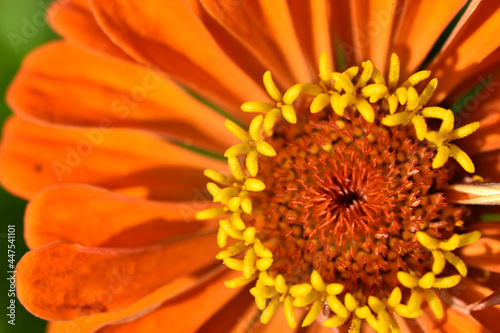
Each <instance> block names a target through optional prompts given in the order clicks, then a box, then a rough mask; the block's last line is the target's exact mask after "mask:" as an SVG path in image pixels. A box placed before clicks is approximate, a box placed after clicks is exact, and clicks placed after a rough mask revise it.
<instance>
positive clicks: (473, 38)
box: [429, 1, 500, 102]
mask: <svg viewBox="0 0 500 333" xmlns="http://www.w3.org/2000/svg"><path fill="white" fill-rule="evenodd" d="M474 9H475V10H474V11H473V12H472V13H470V16H466V17H465V18H464V20H465V21H464V22H463V23H462V24H459V26H458V27H457V28H456V31H455V33H452V35H451V37H450V39H449V40H448V41H447V43H446V44H445V46H444V47H443V49H442V51H441V52H440V53H439V54H438V55H437V57H436V59H435V60H434V62H433V63H432V64H431V66H430V68H429V69H430V70H432V73H433V75H434V76H435V77H437V78H438V80H439V89H438V90H437V91H436V93H435V94H434V96H433V100H435V101H436V102H439V101H441V100H443V99H444V98H445V97H446V96H447V94H448V93H449V92H450V91H451V90H452V89H453V88H455V87H456V86H457V84H459V83H460V82H461V81H462V80H463V79H465V78H467V77H469V76H471V75H474V73H476V70H477V67H476V66H475V65H476V64H478V63H481V62H482V61H483V60H484V59H486V58H487V57H488V56H489V55H490V54H491V53H493V52H494V51H495V50H496V49H497V48H498V47H499V46H500V42H499V41H498V38H497V33H498V31H499V30H500V7H499V6H498V3H497V2H496V1H480V2H478V4H477V6H476V7H474ZM450 73H453V75H450Z"/></svg>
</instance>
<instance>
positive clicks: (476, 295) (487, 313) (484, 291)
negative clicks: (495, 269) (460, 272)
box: [457, 278, 500, 332]
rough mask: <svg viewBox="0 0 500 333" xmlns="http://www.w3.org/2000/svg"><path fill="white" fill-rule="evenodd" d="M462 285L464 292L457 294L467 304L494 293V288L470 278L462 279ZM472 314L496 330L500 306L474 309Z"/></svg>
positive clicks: (499, 316)
mask: <svg viewBox="0 0 500 333" xmlns="http://www.w3.org/2000/svg"><path fill="white" fill-rule="evenodd" d="M460 285H461V286H463V288H461V289H460V290H462V292H461V293H460V295H457V296H458V297H459V298H460V299H461V300H463V301H464V302H466V303H467V304H472V303H474V302H478V301H480V300H482V299H484V298H486V297H488V296H490V295H491V294H492V293H493V290H491V289H490V288H487V287H484V286H482V285H481V284H479V283H477V282H474V281H473V280H472V279H469V278H465V279H463V280H462V281H460ZM471 315H472V316H474V318H476V319H477V320H479V322H481V323H482V324H483V325H484V326H486V327H488V328H489V329H491V330H492V331H493V332H494V331H495V329H496V328H497V327H498V318H500V306H491V307H487V308H485V309H483V310H480V311H472V312H471Z"/></svg>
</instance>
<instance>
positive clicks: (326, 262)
mask: <svg viewBox="0 0 500 333" xmlns="http://www.w3.org/2000/svg"><path fill="white" fill-rule="evenodd" d="M330 68H331V67H330V64H329V62H328V56H327V55H326V53H323V54H321V56H320V60H319V78H318V82H317V83H298V84H295V85H293V86H292V87H290V88H289V89H288V90H287V91H286V92H285V93H284V94H282V93H281V91H280V90H279V89H278V87H277V86H276V84H275V83H274V80H273V78H272V75H271V73H270V72H266V73H265V74H264V78H263V82H264V87H265V89H266V91H267V93H268V94H269V96H270V97H271V99H272V100H274V103H268V102H258V101H251V102H246V103H244V104H243V105H242V107H241V108H242V110H243V111H245V112H255V113H260V114H259V115H257V116H256V117H255V118H254V119H253V120H252V122H251V123H250V126H249V128H248V130H246V129H244V128H242V127H240V126H238V125H237V124H235V123H234V122H231V121H229V120H228V121H226V128H227V129H228V130H229V131H230V132H231V133H232V134H233V135H235V136H236V137H237V138H238V139H239V140H240V141H241V142H240V143H238V144H236V145H234V146H232V147H229V148H228V149H227V150H226V152H225V157H226V158H227V161H228V166H229V170H230V171H231V175H224V174H222V173H219V172H217V171H214V170H206V171H205V175H206V176H207V177H208V178H209V179H211V180H212V181H213V182H208V183H207V190H208V192H209V193H210V194H211V195H212V197H213V201H214V202H215V203H219V204H221V205H222V206H221V207H216V208H210V209H207V210H204V211H200V212H198V213H197V215H196V217H197V218H198V219H214V218H220V220H219V226H220V228H219V231H218V234H217V244H218V245H219V246H220V247H221V248H225V249H223V250H222V251H221V252H219V253H218V254H217V256H216V258H217V259H219V260H222V261H223V263H224V264H225V265H226V266H227V267H228V268H230V269H233V270H235V271H239V272H241V276H240V277H237V278H235V279H233V280H230V281H226V286H227V287H229V288H237V287H240V286H243V285H246V284H249V283H252V284H253V287H252V288H251V289H250V293H251V294H252V295H253V296H254V297H255V302H256V305H257V307H258V308H259V309H260V310H262V314H261V317H260V319H261V321H262V322H263V323H267V322H269V321H270V320H271V318H272V317H273V315H274V314H275V312H276V311H277V310H278V308H279V307H280V305H281V303H283V311H284V313H285V318H286V321H287V323H288V324H289V326H290V327H292V328H295V327H296V326H297V324H298V320H297V317H296V315H295V308H296V307H302V308H305V310H306V311H307V314H306V316H305V317H304V319H303V321H302V322H301V323H300V325H301V326H302V327H304V326H308V325H310V324H312V323H313V322H314V321H316V320H318V318H322V317H323V316H321V317H320V314H321V313H323V314H324V315H325V316H326V317H327V319H326V320H325V321H324V322H323V325H324V326H326V327H338V326H340V325H343V324H344V323H346V322H347V321H348V320H350V322H351V324H350V332H359V331H360V328H361V323H362V321H365V322H366V323H367V324H368V325H370V326H371V327H372V328H373V329H374V330H376V331H377V332H379V333H380V332H399V331H400V330H399V327H398V324H397V322H396V320H395V318H394V316H393V313H397V314H398V315H400V316H403V317H406V318H416V317H418V316H420V315H421V314H422V309H421V305H422V301H423V300H425V302H427V303H428V304H429V306H430V308H431V309H432V311H433V312H434V314H435V315H436V317H437V318H441V317H442V316H443V309H442V305H441V303H440V301H439V299H438V298H437V296H436V294H435V293H434V292H433V290H434V289H447V288H451V287H453V286H455V285H457V284H458V283H459V282H460V280H461V279H462V278H463V277H466V275H467V267H466V265H465V263H464V262H463V261H462V260H461V259H460V258H459V257H457V256H456V255H455V254H454V253H453V251H455V250H456V249H457V248H460V247H463V246H466V245H469V244H471V243H473V242H475V241H477V240H478V239H479V238H480V236H481V234H480V233H479V232H477V231H474V232H471V233H467V234H456V233H453V232H452V230H453V228H454V227H455V226H458V225H461V223H463V222H462V221H461V220H460V221H459V219H460V218H461V217H460V216H466V215H467V214H466V212H467V208H465V207H462V206H456V207H448V208H447V210H445V209H443V208H444V207H445V206H446V198H445V197H444V196H443V194H442V193H443V192H444V189H446V188H448V189H452V190H456V191H460V192H464V193H468V194H470V195H475V196H477V197H479V198H480V199H478V198H472V199H466V200H465V201H463V202H467V203H469V202H474V201H470V200H483V201H482V202H487V201H488V200H492V201H495V200H496V202H497V201H498V200H500V199H498V198H497V196H498V197H500V194H499V193H500V190H498V188H497V187H499V186H498V185H496V184H493V185H492V184H477V185H454V186H449V185H448V181H449V179H450V178H451V177H452V176H453V170H452V169H450V170H448V169H447V168H443V167H444V166H445V165H446V163H447V161H448V158H449V157H450V156H451V157H453V158H454V159H455V160H456V161H457V162H458V163H459V164H460V165H461V166H462V167H463V168H464V169H465V170H466V171H468V172H474V165H473V164H472V161H471V160H470V158H469V157H468V156H467V155H466V154H465V152H463V151H462V150H461V149H460V148H458V147H457V146H456V145H454V144H451V142H452V141H454V140H458V139H461V138H464V137H466V136H468V135H470V134H472V133H473V132H474V131H475V130H477V128H478V127H479V123H472V124H469V125H465V126H463V127H460V128H457V129H454V123H455V119H454V115H453V113H452V112H451V111H450V110H448V109H444V108H440V107H434V106H426V104H427V103H428V102H429V101H430V100H431V97H432V95H433V93H434V91H435V90H436V88H437V80H436V79H432V80H430V81H429V82H428V83H427V85H426V87H425V88H424V89H423V90H422V91H421V92H420V94H419V92H418V91H417V88H416V87H417V85H418V84H419V83H421V82H423V81H424V80H426V79H427V78H429V76H430V74H431V73H430V72H429V71H421V72H418V73H415V74H413V75H411V76H410V77H409V78H408V79H407V80H405V81H404V82H403V83H402V84H399V82H400V62H399V58H398V57H397V55H395V54H393V55H391V60H390V66H389V74H388V77H387V79H386V78H384V76H383V75H382V74H381V73H380V71H379V70H378V69H377V68H375V67H374V66H373V64H372V63H371V62H370V61H365V62H363V63H362V71H361V72H360V69H359V67H356V66H354V67H351V68H349V69H347V70H346V71H344V72H342V73H340V72H333V73H332V72H331V70H330ZM386 82H387V83H386ZM307 111H310V112H307ZM435 122H438V124H439V127H438V126H435V125H434V123H435ZM276 124H280V125H285V126H275V125H276ZM291 124H297V125H291ZM431 160H432V162H431ZM231 239H232V240H231ZM231 242H232V243H231ZM228 243H229V246H228ZM454 270H456V271H457V272H458V274H452V272H453V271H454ZM450 272H451V273H450Z"/></svg>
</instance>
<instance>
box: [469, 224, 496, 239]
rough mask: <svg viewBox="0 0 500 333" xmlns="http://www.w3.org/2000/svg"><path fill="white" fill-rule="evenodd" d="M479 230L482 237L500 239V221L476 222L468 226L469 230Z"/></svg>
mask: <svg viewBox="0 0 500 333" xmlns="http://www.w3.org/2000/svg"><path fill="white" fill-rule="evenodd" d="M473 230H477V231H480V232H481V235H482V237H492V238H497V239H500V222H476V223H472V224H470V225H468V226H467V231H473Z"/></svg>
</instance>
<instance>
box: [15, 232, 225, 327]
mask: <svg viewBox="0 0 500 333" xmlns="http://www.w3.org/2000/svg"><path fill="white" fill-rule="evenodd" d="M196 249H200V251H196ZM218 251H219V249H218V247H217V244H216V241H215V235H214V234H208V235H204V236H198V237H192V238H186V239H182V240H177V241H173V242H168V243H165V244H162V245H158V246H154V247H147V248H135V249H117V248H89V247H81V246H79V245H76V244H73V243H69V242H59V243H52V244H49V245H46V246H44V247H41V248H38V249H36V250H33V251H31V252H28V253H27V254H26V255H25V256H24V257H23V258H22V259H21V261H20V262H19V264H18V265H17V268H16V270H17V275H16V286H17V296H18V298H19V300H20V301H21V303H22V304H23V305H24V306H25V307H26V309H27V310H28V311H30V312H31V313H33V314H35V315H37V316H39V317H41V318H44V319H47V320H70V319H75V318H78V317H81V316H88V315H94V314H98V313H104V312H114V311H118V310H121V309H124V308H126V307H127V306H129V305H131V304H133V303H134V302H136V301H137V300H139V299H141V298H142V297H144V296H146V295H148V294H150V293H151V292H153V291H154V290H156V289H158V288H160V287H161V286H163V285H165V284H166V283H168V282H170V281H172V280H174V279H175V278H177V277H179V276H182V275H187V274H190V273H191V272H195V271H196V270H198V269H200V268H202V267H204V266H207V265H208V264H210V263H211V262H214V259H213V258H214V256H215V255H216V253H217V252H218Z"/></svg>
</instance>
